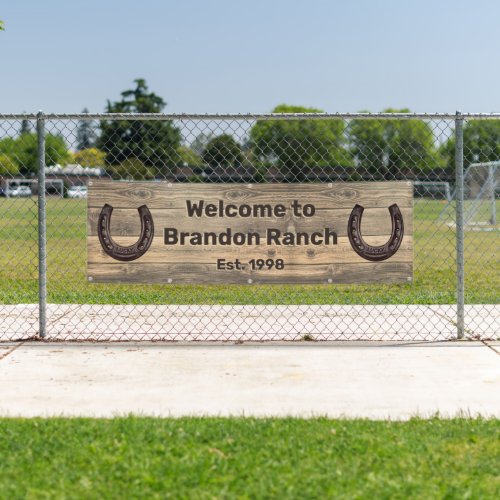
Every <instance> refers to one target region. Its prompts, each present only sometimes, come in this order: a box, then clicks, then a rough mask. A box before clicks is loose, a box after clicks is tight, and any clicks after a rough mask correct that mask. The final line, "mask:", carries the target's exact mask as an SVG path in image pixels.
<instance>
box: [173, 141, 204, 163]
mask: <svg viewBox="0 0 500 500" xmlns="http://www.w3.org/2000/svg"><path fill="white" fill-rule="evenodd" d="M177 156H178V157H179V163H180V164H181V165H187V166H189V167H201V166H202V165H203V160H202V159H201V156H199V155H198V154H197V153H196V152H195V151H193V149H192V148H188V147H187V146H179V147H178V148H177Z"/></svg>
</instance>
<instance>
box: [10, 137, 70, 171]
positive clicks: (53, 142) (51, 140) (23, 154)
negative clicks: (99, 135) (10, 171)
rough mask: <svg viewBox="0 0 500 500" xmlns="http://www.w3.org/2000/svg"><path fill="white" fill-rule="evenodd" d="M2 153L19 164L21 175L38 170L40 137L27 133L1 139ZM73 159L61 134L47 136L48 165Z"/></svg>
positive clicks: (46, 154) (65, 162)
mask: <svg viewBox="0 0 500 500" xmlns="http://www.w3.org/2000/svg"><path fill="white" fill-rule="evenodd" d="M0 153H3V154H5V155H7V156H9V157H10V158H11V159H12V161H14V162H15V163H16V164H17V165H18V166H19V173H20V174H21V175H28V174H30V173H36V172H38V138H37V135H36V134H32V133H25V134H22V135H20V136H19V137H17V138H15V139H14V138H12V137H6V138H5V139H1V140H0ZM70 160H71V153H70V152H69V151H68V148H67V146H66V142H65V140H64V138H63V137H61V136H60V135H52V134H47V135H46V137H45V162H46V164H47V165H55V164H59V165H66V164H67V163H68V162H69V161H70Z"/></svg>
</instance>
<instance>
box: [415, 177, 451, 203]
mask: <svg viewBox="0 0 500 500" xmlns="http://www.w3.org/2000/svg"><path fill="white" fill-rule="evenodd" d="M413 196H414V197H415V198H431V199H433V200H446V201H448V202H450V201H451V200H452V196H451V189H450V183H449V182H446V181H413Z"/></svg>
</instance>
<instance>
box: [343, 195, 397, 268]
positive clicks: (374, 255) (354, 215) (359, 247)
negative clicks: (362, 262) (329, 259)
mask: <svg viewBox="0 0 500 500" xmlns="http://www.w3.org/2000/svg"><path fill="white" fill-rule="evenodd" d="M363 211H364V207H362V206H361V205H355V206H354V208H353V209H352V212H351V215H350V217H349V223H348V225H347V235H348V236H349V241H350V242H351V246H352V248H353V250H354V251H355V252H356V253H357V254H358V255H359V256H361V257H363V259H366V260H371V261H375V262H378V261H381V260H386V259H388V258H389V257H392V256H393V255H394V254H395V253H396V252H397V251H398V249H399V246H400V245H401V241H402V240H403V234H404V224H403V215H402V213H401V210H399V207H398V206H397V204H396V203H395V204H394V205H391V206H390V207H389V213H390V214H391V222H392V232H391V237H390V238H389V240H388V241H387V243H385V244H384V245H381V246H378V247H375V246H372V245H368V244H367V243H366V242H365V241H364V240H363V236H361V217H362V216H363Z"/></svg>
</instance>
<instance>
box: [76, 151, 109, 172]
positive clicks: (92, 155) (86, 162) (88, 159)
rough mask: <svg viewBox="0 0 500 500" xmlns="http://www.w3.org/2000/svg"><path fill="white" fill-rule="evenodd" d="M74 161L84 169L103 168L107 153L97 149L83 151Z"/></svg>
mask: <svg viewBox="0 0 500 500" xmlns="http://www.w3.org/2000/svg"><path fill="white" fill-rule="evenodd" d="M73 159H74V161H75V162H76V163H78V164H79V165H81V166H82V167H103V166H104V161H105V159H106V153H104V152H103V151H100V150H99V149H97V148H88V149H81V150H80V151H77V152H76V153H75V154H74V155H73Z"/></svg>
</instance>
